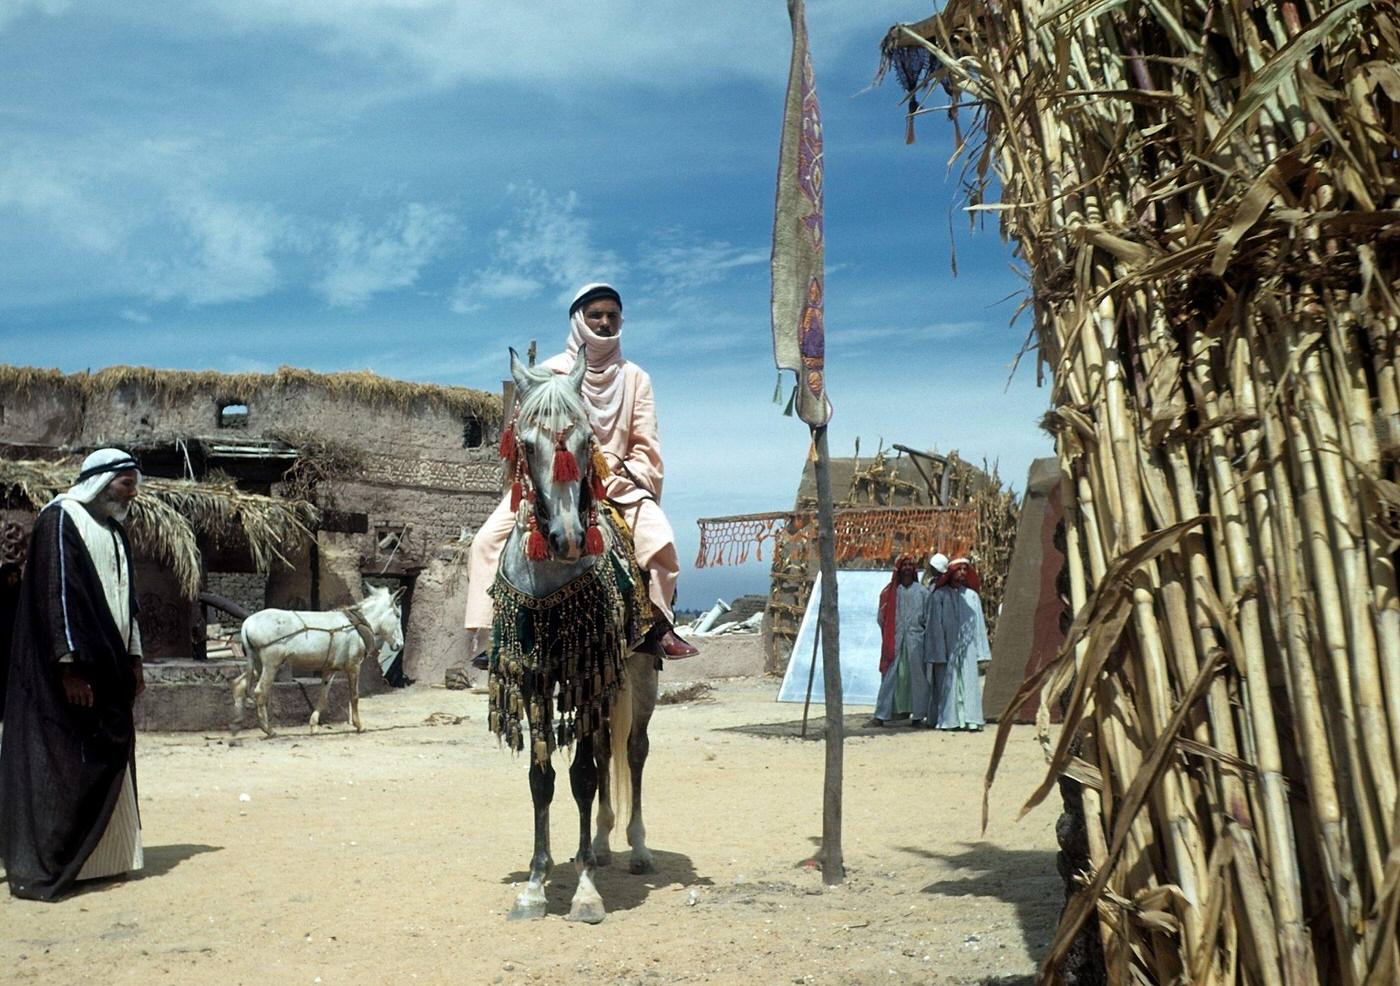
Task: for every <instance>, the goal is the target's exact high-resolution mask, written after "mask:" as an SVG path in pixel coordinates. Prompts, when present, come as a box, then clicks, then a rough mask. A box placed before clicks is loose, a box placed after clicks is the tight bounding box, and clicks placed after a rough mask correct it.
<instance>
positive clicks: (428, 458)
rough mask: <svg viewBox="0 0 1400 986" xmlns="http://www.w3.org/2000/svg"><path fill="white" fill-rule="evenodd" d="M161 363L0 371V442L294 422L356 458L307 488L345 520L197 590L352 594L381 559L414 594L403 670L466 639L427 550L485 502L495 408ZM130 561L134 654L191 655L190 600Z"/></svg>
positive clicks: (98, 441) (37, 444) (278, 437)
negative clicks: (255, 567) (129, 368)
mask: <svg viewBox="0 0 1400 986" xmlns="http://www.w3.org/2000/svg"><path fill="white" fill-rule="evenodd" d="M176 376H181V377H182V378H183V377H186V376H189V375H177V374H162V373H154V374H151V375H150V376H149V381H150V382H149V383H142V382H141V381H140V379H132V380H131V381H129V382H127V383H124V384H122V385H121V386H119V387H117V388H116V389H111V390H104V389H100V388H99V389H96V390H95V391H94V390H91V389H90V390H89V392H87V393H86V394H84V392H83V391H82V388H80V387H78V386H75V385H74V382H73V380H74V378H64V377H62V376H61V375H54V376H53V377H52V378H44V377H43V375H42V374H38V375H36V376H33V377H32V378H31V379H30V380H29V381H28V382H27V383H25V384H24V385H23V386H22V389H21V387H20V386H19V385H12V384H6V383H4V382H0V406H2V407H3V408H4V425H3V428H0V455H5V456H10V457H15V458H20V457H32V456H38V457H45V456H48V457H53V456H58V455H62V454H68V453H81V452H84V451H87V450H90V449H93V448H98V447H101V446H104V445H116V446H119V447H126V448H129V449H133V450H142V449H160V448H166V449H168V448H170V447H171V445H172V443H174V442H175V441H176V440H177V439H178V440H180V441H183V442H185V443H190V444H192V443H195V442H202V443H204V445H205V446H206V447H208V446H210V445H213V444H218V443H231V444H246V443H258V442H269V443H270V442H289V441H290V442H292V443H293V444H294V443H295V442H296V440H297V436H308V435H309V436H315V437H316V438H318V439H320V440H322V441H325V442H328V443H336V444H339V445H341V446H346V447H349V448H352V449H354V450H356V451H357V452H358V453H359V454H360V457H361V458H362V460H363V466H362V467H361V468H358V469H357V470H356V471H355V472H354V473H353V474H351V475H343V476H341V477H339V478H337V479H334V480H331V481H329V482H325V483H323V484H322V485H321V487H320V489H319V490H318V491H317V499H318V501H320V502H319V505H320V506H322V507H323V508H327V509H329V510H333V511H334V512H335V514H337V515H339V516H340V517H341V518H342V519H343V518H345V517H348V518H350V521H351V526H352V527H355V528H357V529H356V530H352V531H349V532H347V531H344V530H341V529H340V528H339V527H337V528H333V529H330V530H323V531H321V532H319V533H318V535H317V545H318V551H312V550H311V545H310V544H309V543H308V544H305V545H288V546H286V547H285V554H286V557H287V559H288V561H290V562H291V565H284V564H281V563H274V564H273V565H272V567H271V570H270V571H268V572H266V573H230V572H217V571H216V572H211V573H209V576H208V579H207V582H206V588H207V589H208V590H209V591H211V592H215V593H218V594H220V595H223V596H227V597H229V598H231V599H233V600H235V601H236V602H238V603H240V604H241V605H243V606H246V607H247V608H248V609H249V610H250V611H255V610H258V609H261V608H264V607H266V606H277V607H285V608H293V609H305V608H308V607H310V605H311V604H312V601H313V597H315V596H319V599H320V603H321V605H322V606H323V607H327V608H329V607H334V606H337V605H345V604H347V603H350V602H353V601H354V600H355V599H358V598H359V597H360V595H361V585H360V580H361V579H363V578H365V577H373V576H378V575H380V574H381V573H385V572H386V571H387V574H388V576H389V577H392V578H398V579H400V580H402V582H401V584H404V585H405V586H408V587H412V588H413V590H414V592H415V595H416V596H417V597H419V598H416V599H415V600H414V603H413V605H412V606H411V612H412V619H411V621H410V625H409V626H406V627H405V631H406V635H407V641H406V648H405V663H406V667H407V669H408V673H409V674H410V675H412V676H414V677H417V678H418V679H419V680H434V679H436V680H441V668H443V667H445V666H446V665H447V663H449V662H450V661H451V660H453V659H456V658H459V657H460V656H461V654H463V653H465V648H466V643H465V639H464V635H463V631H462V629H461V615H462V606H463V598H462V597H463V595H464V592H465V583H466V579H465V573H461V574H460V575H459V576H458V577H455V578H454V577H451V574H450V572H449V571H448V570H447V568H446V567H445V566H444V563H443V561H442V557H443V555H442V552H443V548H444V545H446V544H448V543H449V542H453V541H456V540H457V539H458V538H459V537H461V536H462V534H463V533H468V534H470V533H474V532H475V531H476V530H477V529H478V528H479V527H480V526H481V524H482V522H484V521H485V520H486V518H487V516H489V514H490V513H491V511H492V510H493V509H494V508H495V506H496V504H497V503H498V502H499V501H500V498H501V495H502V472H501V463H500V458H499V456H498V453H497V449H496V446H497V442H498V441H499V438H500V431H501V426H500V424H499V422H495V421H491V420H483V419H482V418H479V417H477V416H475V415H474V414H472V413H471V412H463V411H462V410H460V405H458V409H454V408H453V407H452V406H451V403H450V402H445V401H438V400H434V399H430V398H429V397H419V398H415V399H413V400H411V401H409V402H408V403H406V404H404V405H402V406H401V405H399V404H395V403H386V402H382V401H369V400H363V399H360V398H358V397H356V396H354V394H352V393H350V392H347V391H344V390H339V391H337V390H336V389H335V388H332V387H327V386H322V385H320V384H318V383H316V382H315V381H314V380H313V381H312V382H307V383H302V382H295V381H293V382H289V383H288V382H284V383H281V384H277V385H274V384H273V383H272V382H271V380H272V378H270V377H269V378H258V379H266V380H267V381H269V382H268V383H267V384H266V385H258V384H257V383H256V379H255V380H254V381H253V382H252V383H250V382H249V379H250V378H248V377H233V376H230V377H223V376H220V375H218V374H200V375H198V381H199V382H198V384H197V385H189V384H188V383H179V384H178V386H176V385H175V384H176V381H175V380H174V378H175V377H176ZM172 393H176V394H178V397H176V398H172V397H171V396H170V395H171V394H172ZM488 400H489V399H488ZM233 403H237V404H240V405H243V406H244V407H246V415H240V416H239V419H238V427H227V426H226V425H221V422H220V410H221V408H223V407H224V406H225V405H228V404H233ZM302 440H305V439H304V438H303V439H302ZM138 454H139V451H138ZM213 465H214V466H215V467H217V466H218V463H217V461H215V462H213ZM263 488H264V489H265V488H266V487H263ZM278 491H280V485H276V484H275V485H274V486H273V492H274V493H276V492H278ZM5 519H7V520H9V521H11V523H12V525H13V526H15V527H16V529H22V531H23V532H24V533H27V527H23V528H21V526H20V525H22V524H24V522H25V521H26V520H27V519H28V518H27V517H26V516H20V515H19V514H17V515H16V516H15V517H13V518H9V517H7V518H5ZM30 522H32V521H30ZM361 526H362V527H363V528H364V530H362V531H361V530H358V528H359V527H361ZM381 545H384V547H381ZM313 569H315V570H316V572H315V575H316V577H315V578H313ZM137 575H138V586H139V591H140V593H141V605H142V610H143V611H142V615H141V624H142V631H143V635H144V637H145V640H146V650H147V654H148V655H149V656H152V657H182V658H188V657H190V656H191V649H192V648H191V639H192V635H193V633H194V631H195V627H194V625H193V623H194V621H196V620H197V615H196V607H194V606H193V605H192V604H191V603H189V602H188V601H186V600H183V599H181V598H180V597H179V594H178V592H177V591H176V587H175V584H174V582H173V580H172V579H170V578H169V577H168V573H166V572H163V571H162V570H161V567H160V566H159V565H158V564H157V563H155V562H154V561H153V560H151V559H138V572H137ZM459 652H460V653H459Z"/></svg>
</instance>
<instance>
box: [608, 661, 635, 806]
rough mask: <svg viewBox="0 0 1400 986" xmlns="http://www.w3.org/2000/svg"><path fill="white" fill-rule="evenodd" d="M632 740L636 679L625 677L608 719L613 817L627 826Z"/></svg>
mask: <svg viewBox="0 0 1400 986" xmlns="http://www.w3.org/2000/svg"><path fill="white" fill-rule="evenodd" d="M631 737H632V676H631V675H624V676H623V679H622V687H621V688H619V689H618V690H617V695H616V696H614V697H613V700H612V709H611V710H610V712H609V715H608V746H609V753H610V754H611V756H610V760H611V763H610V765H609V766H610V773H611V775H612V783H611V785H610V786H611V788H612V807H613V817H614V818H618V819H622V820H624V822H625V820H626V819H628V818H630V817H631V815H632V764H631V762H630V761H629V759H628V757H627V744H628V741H629V740H630V739H631Z"/></svg>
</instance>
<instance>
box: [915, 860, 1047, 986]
mask: <svg viewBox="0 0 1400 986" xmlns="http://www.w3.org/2000/svg"><path fill="white" fill-rule="evenodd" d="M963 845H964V846H965V850H964V851H963V852H957V853H951V854H950V853H939V852H931V851H930V850H927V849H923V848H920V847H917V846H903V847H901V850H900V851H901V852H906V853H908V854H909V855H911V856H917V857H919V858H921V859H930V860H938V861H940V862H943V863H947V864H949V865H951V866H954V867H956V868H957V869H959V870H961V871H964V872H962V873H959V874H957V875H955V876H952V877H950V878H948V879H946V880H939V881H937V882H936V883H930V884H929V885H928V886H926V887H924V888H923V893H926V894H932V895H935V896H940V897H994V898H996V899H998V900H1004V901H1006V902H1007V903H1009V904H1011V905H1013V906H1014V907H1015V908H1016V923H1017V925H1018V926H1019V928H1020V932H1021V938H1022V940H1023V941H1024V942H1025V944H1026V951H1028V952H1029V953H1030V954H1031V955H1032V956H1033V957H1034V958H1035V959H1036V961H1039V960H1040V959H1041V958H1042V957H1043V956H1044V955H1045V950H1046V948H1047V947H1048V946H1049V944H1050V939H1052V938H1053V937H1054V936H1055V926H1056V925H1058V924H1059V921H1060V910H1061V909H1062V908H1063V906H1064V900H1065V888H1064V884H1063V883H1061V882H1060V873H1059V870H1058V869H1057V868H1056V865H1055V852H1054V851H1053V850H1049V849H1004V848H1002V847H1000V846H996V845H992V844H991V843H989V842H972V843H966V842H965V843H963ZM1031 981H1032V980H1031V979H1026V980H1025V982H1027V983H1029V982H1031ZM988 982H996V983H1001V982H1003V981H1002V980H988ZM1005 982H1006V984H1007V986H1011V984H1013V983H1019V982H1021V980H1020V979H1018V978H1014V977H1013V978H1012V979H1009V980H1006V981H1005Z"/></svg>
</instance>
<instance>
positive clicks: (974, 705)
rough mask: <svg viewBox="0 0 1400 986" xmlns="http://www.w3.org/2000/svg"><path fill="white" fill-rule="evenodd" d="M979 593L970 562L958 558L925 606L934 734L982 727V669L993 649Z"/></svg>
mask: <svg viewBox="0 0 1400 986" xmlns="http://www.w3.org/2000/svg"><path fill="white" fill-rule="evenodd" d="M981 589H982V580H981V578H980V577H979V576H978V574H977V569H975V568H974V567H973V565H972V562H971V561H969V560H968V559H966V558H954V559H953V560H952V561H950V562H948V565H947V571H945V572H944V573H943V574H942V575H941V576H939V578H938V581H937V583H936V584H935V588H934V590H933V592H931V593H930V594H929V595H928V599H927V602H926V603H925V610H924V659H925V660H926V661H928V662H929V663H930V664H931V665H933V703H932V705H931V706H930V708H929V714H928V722H929V724H930V725H931V726H933V727H934V728H935V729H966V730H971V731H974V732H975V731H977V730H980V729H981V728H982V725H983V720H982V680H981V677H980V675H979V668H980V665H982V664H985V663H986V662H987V661H990V660H991V657H992V649H991V646H990V645H989V644H988V642H987V623H986V621H985V620H984V619H983V617H982V597H981V596H980V595H978V593H979V592H980V591H981Z"/></svg>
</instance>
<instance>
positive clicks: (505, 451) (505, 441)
mask: <svg viewBox="0 0 1400 986" xmlns="http://www.w3.org/2000/svg"><path fill="white" fill-rule="evenodd" d="M501 458H502V459H505V460H506V461H507V462H511V461H514V459H515V429H514V428H507V429H506V430H505V431H504V432H503V433H502V434H501Z"/></svg>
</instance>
